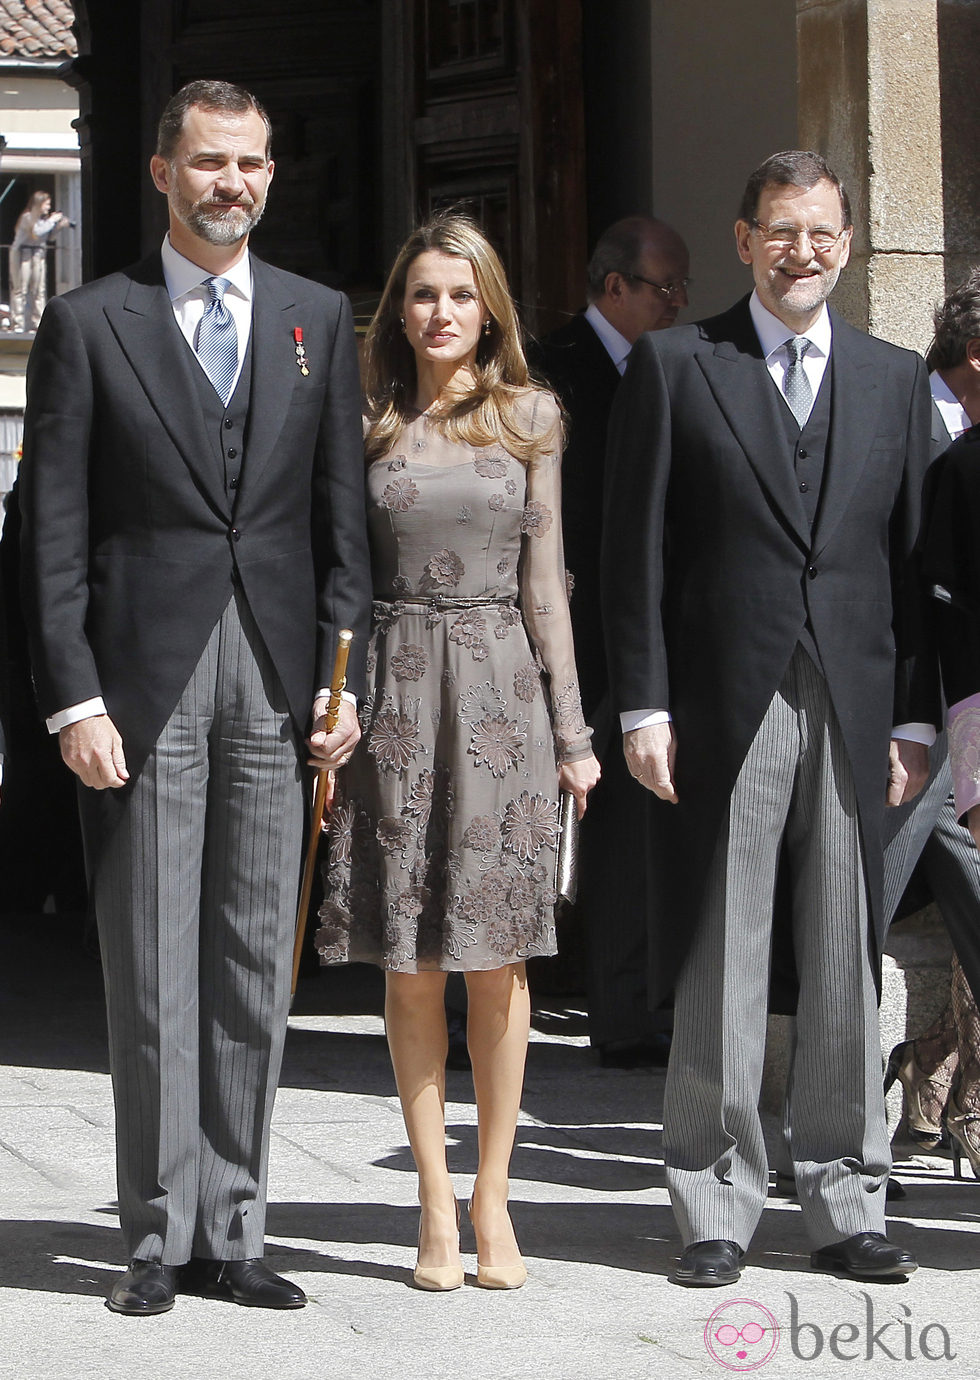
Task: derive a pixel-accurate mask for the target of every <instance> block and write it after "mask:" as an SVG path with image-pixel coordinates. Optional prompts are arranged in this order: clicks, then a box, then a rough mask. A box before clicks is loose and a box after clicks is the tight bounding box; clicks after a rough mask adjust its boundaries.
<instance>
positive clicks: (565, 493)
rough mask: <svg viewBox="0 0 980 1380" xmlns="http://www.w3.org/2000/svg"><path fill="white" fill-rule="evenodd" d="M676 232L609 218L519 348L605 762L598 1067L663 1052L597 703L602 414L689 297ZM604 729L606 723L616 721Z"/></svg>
mask: <svg viewBox="0 0 980 1380" xmlns="http://www.w3.org/2000/svg"><path fill="white" fill-rule="evenodd" d="M689 266H690V261H689V256H688V251H687V246H686V245H685V243H684V241H683V240H682V239H681V237H680V235H679V234H678V233H677V231H676V230H674V229H673V228H672V227H671V226H670V225H668V224H667V223H666V222H665V221H662V220H658V219H656V218H655V217H653V216H645V215H634V216H627V217H625V218H624V219H623V220H617V221H616V222H615V223H614V224H613V225H610V226H609V227H608V229H606V230H604V231H603V232H602V234H601V235H600V236H599V239H598V240H597V242H596V246H595V249H594V251H593V254H592V258H591V260H590V261H589V266H588V293H587V295H588V305H587V306H586V308H585V310H584V311H582V312H579V313H577V314H576V315H575V316H573V317H572V319H571V321H569V322H568V323H567V325H564V326H561V327H559V329H558V330H556V331H553V332H552V333H551V334H550V335H548V336H546V337H545V338H544V339H543V340H542V341H541V342H540V343H539V344H538V345H537V346H534V347H532V348H531V349H530V351H529V359H530V362H531V365H532V367H533V368H534V369H536V370H537V371H538V372H539V373H540V374H541V375H543V377H544V378H545V380H546V381H547V382H548V383H549V384H550V385H551V387H552V388H553V389H554V390H555V392H556V393H557V395H558V397H559V398H560V399H561V401H562V405H563V406H564V408H565V411H566V413H567V415H568V440H567V443H566V446H565V454H564V457H563V459H562V467H561V481H562V503H561V514H562V530H563V533H564V541H565V563H566V565H567V566H568V569H569V571H570V573H571V577H572V594H571V602H570V607H571V614H572V632H573V635H574V639H575V652H576V662H577V665H578V677H579V684H580V686H581V689H582V708H583V710H584V712H585V717H586V720H587V721H588V723H589V724H590V725H591V727H592V731H593V745H594V747H595V750H596V754H597V756H598V757H599V760H600V761H601V762H602V765H603V775H602V781H601V783H600V784H599V786H597V788H596V791H597V794H596V796H595V798H594V800H593V808H592V809H591V810H590V811H589V813H588V815H587V816H586V818H585V820H583V824H582V845H581V878H580V882H579V896H578V906H577V909H578V912H579V915H580V918H581V923H582V924H583V925H584V929H585V934H586V953H587V964H586V991H587V993H588V1004H589V1036H590V1039H591V1041H592V1044H593V1046H594V1047H596V1048H597V1049H598V1051H599V1061H600V1063H601V1064H602V1065H603V1066H604V1067H607V1068H610V1067H611V1068H637V1067H644V1066H649V1065H652V1064H658V1063H660V1064H662V1063H666V1056H667V1046H668V1037H667V1036H666V1035H665V1034H664V1033H662V1032H661V1030H660V1028H659V1027H658V1024H657V1022H656V1020H655V1018H654V1016H653V1013H652V1012H651V1011H650V1009H649V1007H648V1005H647V983H646V972H647V925H648V915H647V911H648V907H649V898H648V891H647V839H648V837H649V821H648V811H649V808H650V795H649V792H648V791H645V790H644V789H643V787H642V786H641V785H640V784H639V783H638V782H636V781H634V780H633V778H632V776H630V774H629V772H628V771H627V769H626V760H625V758H624V757H623V749H622V735H621V734H620V732H619V726H618V724H616V723H614V716H613V714H612V711H611V708H610V703H609V685H608V677H607V672H606V656H605V648H604V646H603V637H602V616H601V613H600V609H599V543H600V539H601V535H602V490H603V475H604V471H605V451H606V428H607V425H608V422H609V411H610V408H611V407H612V403H613V398H614V397H615V395H616V389H617V387H618V386H619V380H620V378H621V377H622V375H623V373H624V371H625V369H626V361H627V360H628V358H629V354H630V350H631V349H632V348H633V346H634V344H635V343H636V341H637V340H638V339H639V337H640V336H641V335H642V334H643V333H644V331H662V330H666V329H667V327H669V326H672V325H673V324H674V322H675V321H676V320H677V314H678V312H679V311H680V309H681V308H682V307H686V306H687V288H688V284H689V282H690V279H689V277H688V271H689ZM614 729H615V731H614Z"/></svg>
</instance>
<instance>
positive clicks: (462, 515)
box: [456, 503, 473, 527]
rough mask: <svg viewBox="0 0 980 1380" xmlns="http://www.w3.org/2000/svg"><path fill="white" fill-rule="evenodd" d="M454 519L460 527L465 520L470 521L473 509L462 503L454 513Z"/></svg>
mask: <svg viewBox="0 0 980 1380" xmlns="http://www.w3.org/2000/svg"><path fill="white" fill-rule="evenodd" d="M456 521H457V522H458V523H459V525H460V526H461V527H462V526H464V525H465V524H466V523H467V522H472V521H473V509H472V508H471V507H470V506H469V505H468V504H466V503H464V504H463V505H462V506H461V507H460V510H459V512H458V513H457V514H456Z"/></svg>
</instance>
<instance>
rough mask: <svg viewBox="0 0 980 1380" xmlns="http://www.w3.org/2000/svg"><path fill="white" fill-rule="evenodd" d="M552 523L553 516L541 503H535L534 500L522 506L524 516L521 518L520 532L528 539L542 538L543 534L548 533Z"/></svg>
mask: <svg viewBox="0 0 980 1380" xmlns="http://www.w3.org/2000/svg"><path fill="white" fill-rule="evenodd" d="M553 521H554V514H553V513H552V511H551V509H550V508H546V507H545V505H544V504H543V503H537V502H535V500H534V499H532V500H531V501H530V503H525V505H524V516H523V517H522V518H521V531H522V532H525V533H526V534H527V535H528V536H529V537H543V536H544V534H545V532H548V531H550V529H551V524H552V522H553Z"/></svg>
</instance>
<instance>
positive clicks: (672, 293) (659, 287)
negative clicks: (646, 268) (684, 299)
mask: <svg viewBox="0 0 980 1380" xmlns="http://www.w3.org/2000/svg"><path fill="white" fill-rule="evenodd" d="M623 277H624V278H632V279H633V281H634V282H635V283H646V285H647V287H652V288H653V290H654V292H659V293H660V296H661V297H662V298H663V299H664V301H665V302H669V301H670V299H671V298H672V297H676V296H677V294H678V293H679V292H686V291H687V289H688V288H689V287H690V286H691V284H692V283H693V282H694V279H693V278H678V280H677V282H676V283H655V282H654V281H653V279H652V278H644V276H643V274H642V273H624V274H623Z"/></svg>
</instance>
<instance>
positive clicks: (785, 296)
mask: <svg viewBox="0 0 980 1380" xmlns="http://www.w3.org/2000/svg"><path fill="white" fill-rule="evenodd" d="M839 277H840V267H839V266H835V267H833V268H826V269H822V270H821V271H820V272H819V273H815V274H813V275H812V276H811V277H808V278H797V279H796V280H795V281H794V282H793V283H792V285H789V286H785V287H784V290H783V292H782V295H780V294H779V291H778V288H777V284H778V285H779V286H783V285H784V284H785V283H786V279H785V278H782V277H778V278H777V277H776V276H775V275H774V278H773V289H774V295H775V296H776V297H777V298H778V301H779V305H780V307H781V308H782V310H783V311H785V312H787V313H790V314H793V315H799V316H806V315H809V314H810V313H811V312H814V311H816V310H817V309H818V308H819V307H821V306H822V305H823V303H824V302H826V300H827V298H828V297H829V296H830V294H831V293H832V292H833V290H834V288H835V287H836V286H837V279H838V278H839Z"/></svg>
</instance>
